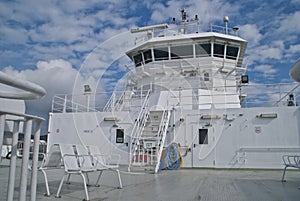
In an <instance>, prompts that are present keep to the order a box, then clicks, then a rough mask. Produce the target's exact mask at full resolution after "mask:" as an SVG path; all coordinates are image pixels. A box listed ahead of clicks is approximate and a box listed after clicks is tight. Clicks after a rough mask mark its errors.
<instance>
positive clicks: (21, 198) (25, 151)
mask: <svg viewBox="0 0 300 201" xmlns="http://www.w3.org/2000/svg"><path fill="white" fill-rule="evenodd" d="M31 130H32V119H26V122H25V134H24V146H23V157H22V168H21V181H20V193H19V201H25V200H26V189H27V174H28V162H29V151H30V137H31Z"/></svg>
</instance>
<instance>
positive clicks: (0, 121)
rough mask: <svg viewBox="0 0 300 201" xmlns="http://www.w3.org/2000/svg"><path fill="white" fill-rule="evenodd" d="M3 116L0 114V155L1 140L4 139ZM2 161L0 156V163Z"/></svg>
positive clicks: (4, 116)
mask: <svg viewBox="0 0 300 201" xmlns="http://www.w3.org/2000/svg"><path fill="white" fill-rule="evenodd" d="M5 118H6V115H5V114H1V113H0V151H1V152H0V153H1V154H2V144H3V138H4V128H5ZM1 160H2V156H0V162H1Z"/></svg>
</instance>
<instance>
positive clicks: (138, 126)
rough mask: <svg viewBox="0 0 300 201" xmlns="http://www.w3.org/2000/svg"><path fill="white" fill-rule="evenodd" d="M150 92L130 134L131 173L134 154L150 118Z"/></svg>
mask: <svg viewBox="0 0 300 201" xmlns="http://www.w3.org/2000/svg"><path fill="white" fill-rule="evenodd" d="M150 92H151V91H150V90H148V92H147V94H146V96H145V100H144V102H143V104H142V108H141V110H140V113H139V115H138V117H137V119H136V121H135V123H134V125H133V128H132V131H131V134H130V138H131V140H130V145H129V147H130V148H129V149H130V150H129V166H128V170H129V171H130V166H131V163H132V157H133V156H134V154H133V153H134V152H135V150H136V149H137V146H138V144H137V142H138V140H139V137H140V135H141V133H142V131H143V129H144V127H145V124H146V121H147V118H148V112H149V108H148V101H149V95H150Z"/></svg>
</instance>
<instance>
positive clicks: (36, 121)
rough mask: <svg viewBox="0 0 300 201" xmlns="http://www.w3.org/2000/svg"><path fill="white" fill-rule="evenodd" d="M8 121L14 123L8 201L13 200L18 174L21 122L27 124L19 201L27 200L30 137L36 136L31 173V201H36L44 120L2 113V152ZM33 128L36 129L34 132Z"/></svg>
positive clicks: (0, 123) (0, 119) (0, 134)
mask: <svg viewBox="0 0 300 201" xmlns="http://www.w3.org/2000/svg"><path fill="white" fill-rule="evenodd" d="M7 115H13V116H16V117H20V118H19V119H12V120H11V119H8V118H7ZM6 121H13V136H12V137H13V139H12V150H11V159H10V169H9V179H8V187H7V201H12V200H13V195H14V190H15V174H16V162H17V146H18V136H19V128H20V125H21V122H24V124H25V135H24V142H23V152H22V166H21V181H20V189H19V201H23V200H24V201H25V200H26V191H27V177H28V165H29V155H30V145H31V142H30V137H31V135H34V145H33V156H32V172H31V189H30V200H32V201H35V200H36V187H37V171H38V154H39V145H40V143H39V141H40V124H41V123H42V122H43V121H44V119H43V118H40V117H36V116H31V115H26V114H18V113H13V112H6V111H0V138H1V139H0V144H1V146H0V150H2V142H3V136H4V127H5V122H6ZM33 124H34V125H35V126H34V127H33ZM32 128H33V129H34V130H33V132H32Z"/></svg>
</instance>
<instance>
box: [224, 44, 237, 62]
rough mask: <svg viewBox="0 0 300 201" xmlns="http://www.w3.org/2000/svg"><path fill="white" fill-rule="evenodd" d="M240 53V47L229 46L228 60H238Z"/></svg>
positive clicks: (227, 51)
mask: <svg viewBox="0 0 300 201" xmlns="http://www.w3.org/2000/svg"><path fill="white" fill-rule="evenodd" d="M238 52H239V48H238V47H232V46H227V49H226V59H236V58H237V55H238Z"/></svg>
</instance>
